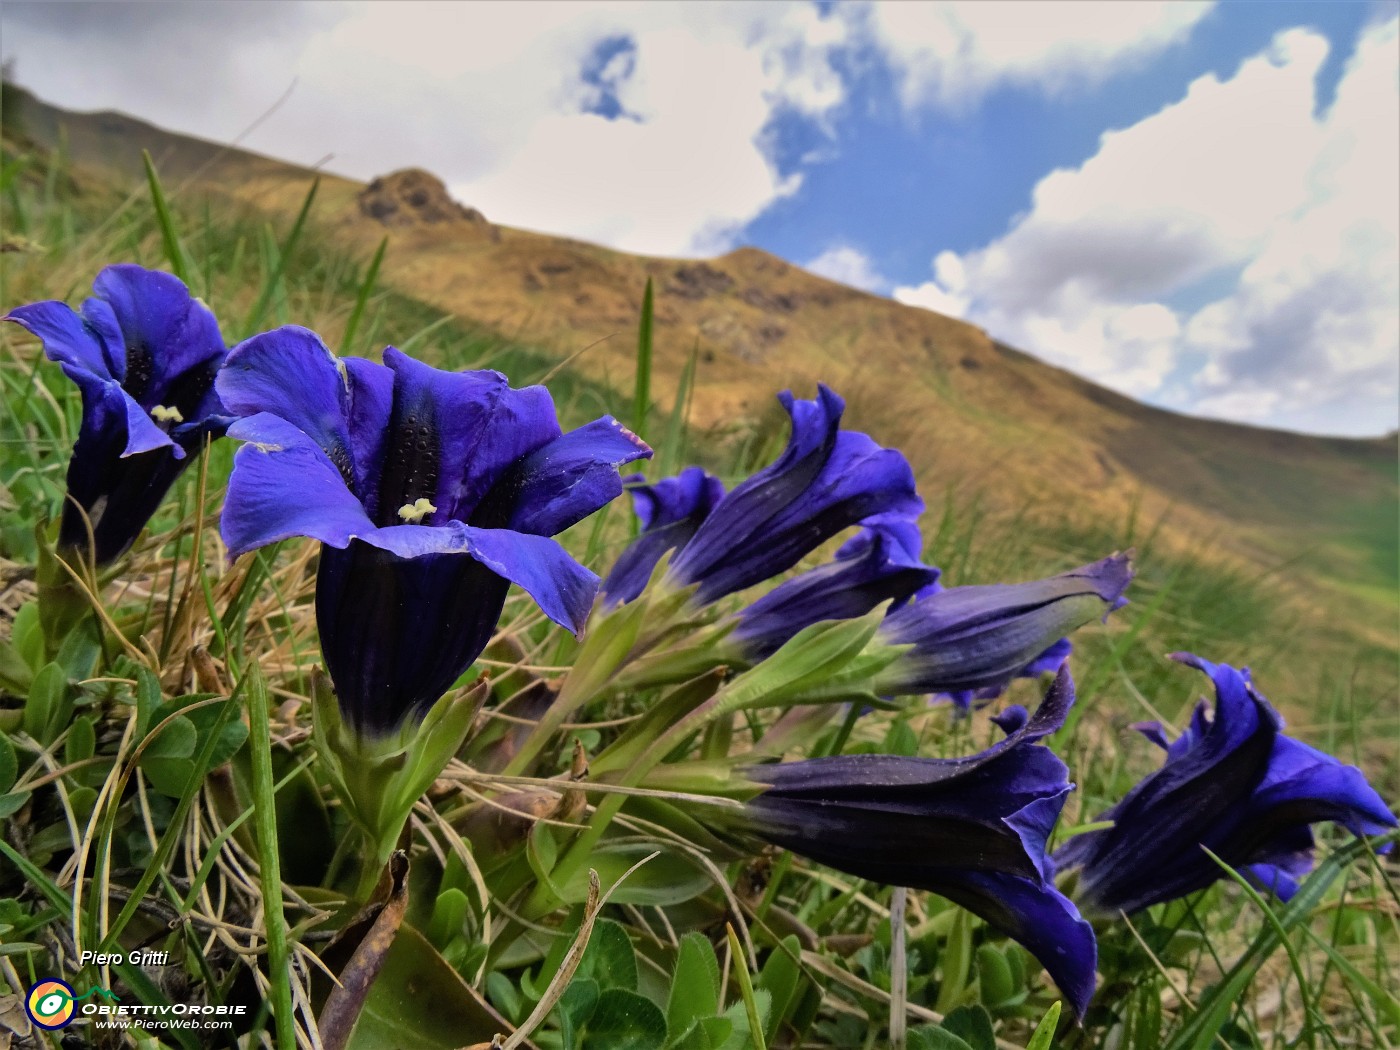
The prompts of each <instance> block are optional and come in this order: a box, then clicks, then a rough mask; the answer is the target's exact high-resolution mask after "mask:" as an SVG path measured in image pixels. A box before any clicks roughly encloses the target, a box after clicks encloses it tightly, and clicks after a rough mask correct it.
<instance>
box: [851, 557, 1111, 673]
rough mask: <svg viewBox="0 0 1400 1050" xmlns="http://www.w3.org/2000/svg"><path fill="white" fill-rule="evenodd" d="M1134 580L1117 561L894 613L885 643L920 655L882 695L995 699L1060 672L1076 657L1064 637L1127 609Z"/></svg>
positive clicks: (927, 600) (899, 667) (909, 658)
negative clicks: (1041, 674) (1034, 672)
mask: <svg viewBox="0 0 1400 1050" xmlns="http://www.w3.org/2000/svg"><path fill="white" fill-rule="evenodd" d="M1132 578H1133V570H1132V566H1131V564H1130V561H1129V556H1128V555H1126V554H1114V555H1112V556H1111V557H1108V558H1104V559H1103V560H1102V561H1097V562H1094V563H1093V564H1092V565H1085V566H1083V567H1082V568H1079V569H1075V570H1073V571H1071V572H1065V573H1061V574H1060V575H1058V576H1051V577H1049V578H1047V579H1044V580H1034V581H1032V582H1030V583H1010V584H989V585H984V586H975V587H949V588H947V589H939V590H937V591H935V592H934V593H925V594H924V595H923V596H921V597H919V598H917V599H915V600H914V601H912V602H910V603H909V604H908V605H906V606H904V607H903V608H902V609H898V610H896V611H895V612H892V613H891V614H890V615H889V616H888V617H886V618H885V622H884V623H883V624H882V625H881V626H880V632H879V635H878V636H877V637H879V638H880V640H881V641H883V642H885V643H886V644H888V645H908V646H912V648H911V649H910V650H909V651H908V652H906V653H904V654H903V655H901V656H900V657H899V658H898V659H897V660H895V661H894V662H893V663H892V664H890V666H889V667H888V668H886V669H885V670H884V671H882V672H881V673H880V675H879V676H878V677H877V681H876V692H878V693H880V694H883V695H890V696H897V695H902V694H910V693H950V694H954V695H955V696H956V695H957V694H959V693H961V692H965V691H966V692H969V693H971V692H976V691H981V692H982V694H983V695H986V694H987V693H988V692H992V693H995V692H996V691H999V690H1001V689H1004V688H1006V686H1007V685H1008V684H1009V683H1010V682H1011V680H1012V679H1013V678H1015V677H1017V676H1019V675H1023V674H1026V673H1028V671H1029V670H1030V669H1033V668H1043V669H1046V670H1053V669H1054V667H1055V666H1058V664H1059V663H1063V661H1064V657H1065V656H1067V655H1068V648H1067V646H1066V645H1065V644H1064V643H1063V642H1062V641H1061V640H1062V639H1063V637H1064V636H1065V635H1066V634H1068V633H1069V632H1071V631H1073V630H1074V629H1075V628H1077V627H1082V626H1083V625H1084V624H1086V623H1088V622H1090V621H1091V620H1097V619H1101V618H1105V617H1107V616H1108V614H1109V613H1111V612H1112V611H1113V610H1115V609H1118V608H1121V607H1122V606H1124V605H1126V604H1127V599H1125V598H1124V597H1123V591H1124V590H1125V589H1126V588H1127V586H1128V582H1129V581H1130V580H1131V579H1132Z"/></svg>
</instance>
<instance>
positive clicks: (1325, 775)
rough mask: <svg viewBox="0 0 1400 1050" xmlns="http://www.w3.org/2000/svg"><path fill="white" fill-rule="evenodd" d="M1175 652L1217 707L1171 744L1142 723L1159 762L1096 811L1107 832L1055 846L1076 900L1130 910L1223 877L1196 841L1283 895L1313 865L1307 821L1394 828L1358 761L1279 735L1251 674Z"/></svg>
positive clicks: (1367, 831)
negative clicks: (1072, 872)
mask: <svg viewBox="0 0 1400 1050" xmlns="http://www.w3.org/2000/svg"><path fill="white" fill-rule="evenodd" d="M1174 659H1177V660H1180V661H1181V662H1183V663H1186V664H1189V665H1191V666H1192V667H1196V668H1199V669H1200V670H1201V671H1204V672H1205V673H1206V674H1208V675H1209V676H1210V678H1211V680H1212V682H1213V683H1214V684H1215V705H1214V712H1213V714H1212V713H1211V712H1210V708H1209V705H1208V704H1207V702H1206V701H1204V700H1202V701H1201V703H1200V704H1199V705H1198V706H1197V708H1196V711H1195V713H1194V715H1193V717H1192V719H1191V726H1190V728H1188V729H1187V730H1186V732H1184V733H1182V735H1181V736H1180V737H1178V738H1177V739H1176V740H1175V741H1173V742H1171V743H1170V744H1168V743H1167V742H1166V737H1165V734H1164V733H1163V731H1162V728H1161V726H1159V725H1156V724H1149V725H1146V726H1144V727H1142V728H1143V729H1144V731H1145V733H1146V734H1147V735H1148V737H1149V738H1150V739H1152V740H1154V741H1156V742H1157V743H1159V744H1160V745H1161V746H1163V747H1164V748H1165V749H1166V752H1167V759H1166V762H1165V764H1164V765H1163V766H1162V768H1161V769H1159V770H1158V771H1157V772H1155V773H1152V774H1150V775H1149V776H1148V777H1146V778H1145V779H1144V780H1143V781H1142V782H1141V783H1139V784H1138V785H1137V786H1136V787H1135V788H1133V790H1132V791H1130V792H1129V793H1128V795H1127V796H1126V797H1125V798H1124V799H1123V800H1122V801H1121V802H1119V803H1118V805H1116V806H1114V807H1113V808H1112V809H1111V810H1109V811H1108V812H1107V813H1105V814H1104V815H1103V816H1102V817H1101V818H1099V819H1100V820H1108V821H1112V822H1113V826H1112V827H1111V828H1105V829H1103V830H1100V831H1091V832H1086V833H1085V834H1082V835H1077V836H1075V837H1074V838H1072V839H1071V840H1070V841H1069V842H1068V843H1067V844H1066V845H1065V846H1063V847H1062V848H1061V849H1059V850H1058V851H1057V852H1056V853H1055V858H1054V859H1055V864H1056V866H1057V867H1059V868H1062V869H1069V868H1079V869H1080V876H1079V887H1080V889H1079V896H1080V899H1081V900H1082V901H1084V902H1086V903H1087V904H1088V905H1090V906H1092V907H1093V908H1095V909H1096V910H1099V911H1103V912H1117V911H1120V910H1121V911H1125V912H1134V911H1138V910H1140V909H1142V908H1146V907H1147V906H1149V905H1151V904H1157V903H1160V902H1162V901H1169V900H1173V899H1175V898H1177V897H1182V896H1185V895H1186V894H1188V893H1193V892H1195V891H1196V890H1200V889H1204V888H1205V887H1207V886H1209V885H1210V884H1211V883H1213V882H1214V881H1215V880H1216V879H1219V878H1221V877H1222V876H1223V874H1224V873H1223V872H1222V871H1221V869H1220V866H1219V865H1218V864H1216V862H1215V861H1214V860H1212V859H1211V858H1210V856H1209V855H1208V854H1207V853H1206V852H1205V850H1204V849H1201V848H1200V847H1206V849H1209V850H1210V851H1211V852H1213V853H1215V854H1216V856H1218V857H1220V858H1221V859H1222V860H1223V861H1225V863H1227V864H1229V865H1230V866H1231V867H1233V868H1235V869H1237V870H1239V871H1242V872H1244V873H1245V874H1246V875H1249V876H1250V877H1251V878H1253V879H1254V880H1255V882H1256V883H1258V884H1259V885H1261V886H1264V887H1265V888H1268V889H1273V890H1274V891H1275V892H1277V893H1278V895H1279V896H1280V897H1281V898H1284V899H1287V898H1288V897H1290V896H1292V894H1293V892H1294V891H1295V890H1296V889H1297V880H1298V879H1299V878H1300V877H1301V876H1303V875H1305V874H1306V873H1307V872H1308V871H1310V870H1311V868H1312V850H1313V838H1312V831H1311V828H1310V825H1312V824H1314V823H1317V822H1319V821H1325V820H1326V821H1334V822H1336V823H1338V824H1341V825H1343V826H1344V827H1346V828H1347V829H1348V830H1349V831H1351V832H1352V834H1354V835H1379V834H1382V833H1384V832H1386V831H1388V830H1389V829H1391V828H1393V827H1395V826H1396V820H1395V816H1394V814H1392V813H1391V812H1390V810H1389V809H1387V808H1386V805H1385V803H1384V802H1383V801H1381V798H1380V796H1379V795H1377V794H1376V792H1375V791H1374V790H1373V789H1372V788H1371V786H1370V785H1369V784H1368V783H1367V782H1366V778H1365V776H1364V775H1363V774H1362V773H1361V771H1360V770H1359V769H1357V768H1356V767H1355V766H1347V765H1343V764H1342V763H1341V762H1338V761H1337V760H1336V759H1335V758H1333V757H1331V756H1330V755H1327V754H1324V753H1323V752H1321V751H1318V750H1317V749H1315V748H1312V747H1309V746H1308V745H1307V744H1304V743H1301V742H1300V741H1297V740H1294V739H1292V738H1291V737H1288V736H1285V735H1284V734H1283V732H1282V729H1283V722H1282V720H1281V719H1280V718H1279V716H1278V713H1277V712H1276V711H1275V710H1274V709H1273V707H1272V706H1270V704H1269V702H1268V701H1267V700H1265V699H1264V697H1263V696H1262V695H1260V693H1259V692H1258V690H1256V689H1255V688H1254V686H1253V684H1252V683H1251V681H1250V677H1249V673H1248V671H1238V670H1236V669H1235V668H1233V667H1230V666H1229V665H1227V664H1212V663H1210V662H1209V661H1206V660H1203V659H1201V658H1200V657H1199V656H1193V655H1191V654H1190V653H1176V654H1174ZM1387 848H1389V847H1388V846H1387Z"/></svg>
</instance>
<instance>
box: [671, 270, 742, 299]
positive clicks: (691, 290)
mask: <svg viewBox="0 0 1400 1050" xmlns="http://www.w3.org/2000/svg"><path fill="white" fill-rule="evenodd" d="M732 287H734V278H732V277H730V276H729V274H727V273H724V272H723V271H721V270H716V269H715V268H714V267H713V266H710V265H708V264H706V263H689V264H687V265H685V266H677V267H676V269H675V272H674V273H672V274H671V280H670V281H669V282H668V283H667V285H666V291H667V292H668V293H669V294H671V295H677V296H680V297H681V298H682V299H704V298H705V297H706V296H710V295H723V294H724V293H725V292H727V291H729V289H730V288H732Z"/></svg>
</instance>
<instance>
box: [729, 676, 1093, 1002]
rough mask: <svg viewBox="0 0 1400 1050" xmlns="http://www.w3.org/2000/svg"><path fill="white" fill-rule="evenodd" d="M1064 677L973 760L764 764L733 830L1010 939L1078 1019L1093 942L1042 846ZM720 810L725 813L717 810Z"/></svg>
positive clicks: (860, 758)
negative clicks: (1049, 743)
mask: <svg viewBox="0 0 1400 1050" xmlns="http://www.w3.org/2000/svg"><path fill="white" fill-rule="evenodd" d="M1073 703H1074V683H1073V681H1072V680H1071V679H1070V675H1069V671H1068V670H1067V669H1062V670H1061V671H1060V674H1059V676H1058V677H1057V678H1056V680H1055V683H1054V685H1053V686H1052V687H1051V688H1050V691H1049V692H1048V693H1047V694H1046V696H1045V699H1044V701H1043V702H1042V703H1041V705H1040V707H1039V708H1038V709H1037V710H1036V712H1035V714H1034V715H1033V716H1031V717H1030V718H1029V719H1028V718H1026V716H1025V712H1024V709H1021V710H1019V712H1018V714H1019V717H1012V718H1010V719H1007V720H1005V721H1004V722H1003V726H1004V728H1006V729H1008V730H1009V734H1008V735H1007V737H1006V738H1005V739H1003V740H1001V741H1000V742H998V743H996V744H994V745H993V746H992V747H990V748H988V749H987V750H986V751H983V752H982V753H981V754H977V755H972V756H970V757H967V758H957V759H944V758H902V757H897V756H894V755H840V756H837V757H834V758H818V759H810V760H807V761H802V762H783V763H779V764H777V765H771V766H758V767H755V768H751V769H748V770H746V771H745V775H746V776H747V777H748V778H749V779H750V780H752V781H755V782H757V783H758V784H759V785H761V786H762V790H761V792H760V793H759V794H757V795H755V796H754V797H753V798H751V799H750V800H749V801H748V802H747V803H745V805H744V808H743V810H742V811H737V814H736V816H734V817H729V816H725V817H721V818H711V819H720V820H731V821H735V823H734V824H733V826H732V827H731V828H730V830H732V831H737V832H739V833H740V834H741V835H748V836H751V837H753V838H757V839H760V840H762V841H765V842H771V843H773V844H775V845H778V846H781V847H783V848H785V849H789V850H792V851H793V852H794V853H798V854H801V855H802V856H804V857H808V858H810V859H812V860H815V861H817V862H819V863H821V864H826V865H828V866H829V867H832V868H836V869H837V870H839V871H844V872H847V873H849V874H851V875H855V876H857V877H859V878H864V879H871V880H873V881H876V882H883V883H886V884H888V885H892V886H909V887H913V888H916V889H922V890H928V891H930V892H933V893H938V894H940V895H942V896H944V897H947V898H948V899H949V900H952V901H954V902H956V903H957V904H959V905H961V906H962V907H964V908H966V909H967V910H968V911H970V912H972V913H973V914H975V915H978V916H980V917H981V918H982V919H984V920H986V922H987V923H988V924H989V925H991V926H993V927H994V928H996V929H997V930H1000V931H1001V932H1002V933H1004V934H1006V935H1007V936H1009V937H1011V938H1012V939H1014V940H1016V941H1018V942H1019V943H1021V944H1022V945H1024V946H1025V947H1026V949H1027V950H1028V951H1029V952H1030V953H1031V954H1032V955H1034V956H1035V957H1036V958H1037V959H1039V960H1040V962H1041V964H1042V965H1044V967H1045V968H1046V970H1047V971H1048V972H1049V974H1050V976H1051V977H1052V978H1054V980H1055V983H1056V984H1058V985H1059V986H1060V989H1061V990H1062V991H1063V992H1064V994H1065V996H1066V998H1067V999H1068V1000H1069V1002H1070V1005H1071V1007H1072V1008H1073V1009H1074V1011H1075V1012H1076V1014H1077V1015H1080V1016H1082V1015H1083V1013H1084V1010H1085V1008H1086V1007H1087V1006H1088V1003H1089V999H1090V997H1091V996H1092V995H1093V991H1094V970H1095V965H1096V958H1097V949H1096V945H1095V941H1094V933H1093V930H1092V929H1091V928H1090V926H1089V924H1088V923H1087V922H1086V921H1085V920H1084V919H1082V918H1081V917H1080V915H1079V912H1078V911H1077V910H1076V908H1075V906H1074V904H1073V903H1072V902H1071V901H1070V900H1069V899H1068V898H1066V897H1065V896H1064V895H1063V894H1061V893H1060V892H1059V891H1058V890H1057V889H1056V888H1055V883H1054V880H1053V869H1052V867H1051V865H1050V863H1049V861H1048V859H1047V858H1046V855H1045V845H1046V841H1047V839H1048V837H1049V835H1050V831H1051V829H1052V828H1053V827H1054V825H1055V821H1056V819H1057V818H1058V817H1059V814H1060V810H1061V809H1062V808H1063V806H1064V802H1065V797H1066V796H1067V795H1068V794H1069V792H1070V790H1071V788H1072V785H1071V784H1070V783H1069V780H1068V771H1067V770H1066V768H1065V765H1064V763H1063V762H1061V761H1060V760H1059V758H1057V757H1056V756H1055V754H1054V753H1053V752H1051V751H1050V750H1049V749H1048V748H1046V747H1042V746H1039V745H1038V744H1037V741H1039V740H1040V739H1041V738H1042V737H1044V736H1046V735H1048V734H1050V733H1053V732H1054V731H1055V730H1056V729H1058V728H1059V727H1060V726H1062V725H1063V724H1064V721H1065V716H1066V715H1067V714H1068V712H1069V709H1070V707H1071V706H1072V705H1073ZM725 812H726V813H728V812H729V811H725Z"/></svg>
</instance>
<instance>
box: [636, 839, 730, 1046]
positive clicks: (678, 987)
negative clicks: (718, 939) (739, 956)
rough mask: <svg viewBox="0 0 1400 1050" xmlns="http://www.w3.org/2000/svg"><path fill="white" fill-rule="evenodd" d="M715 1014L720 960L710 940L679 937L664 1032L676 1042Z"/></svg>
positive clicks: (699, 936)
mask: <svg viewBox="0 0 1400 1050" xmlns="http://www.w3.org/2000/svg"><path fill="white" fill-rule="evenodd" d="M657 859H658V860H659V859H660V858H659V857H658V858H657ZM638 874H641V872H638ZM717 1013H719V959H718V958H716V956H715V949H714V946H713V945H712V944H710V941H709V938H707V937H706V936H705V935H704V934H702V933H694V932H692V933H687V934H686V935H685V936H684V937H682V938H681V947H680V950H679V951H678V952H677V953H676V969H675V973H674V975H673V976H672V978H671V994H670V996H669V998H668V999H667V1000H666V1030H667V1031H668V1032H670V1033H671V1037H672V1039H679V1038H680V1037H681V1036H682V1035H684V1034H686V1033H687V1032H688V1031H689V1030H690V1029H691V1028H693V1027H694V1025H695V1022H697V1021H699V1020H700V1019H701V1018H705V1017H713V1016H714V1015H715V1014H717Z"/></svg>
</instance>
